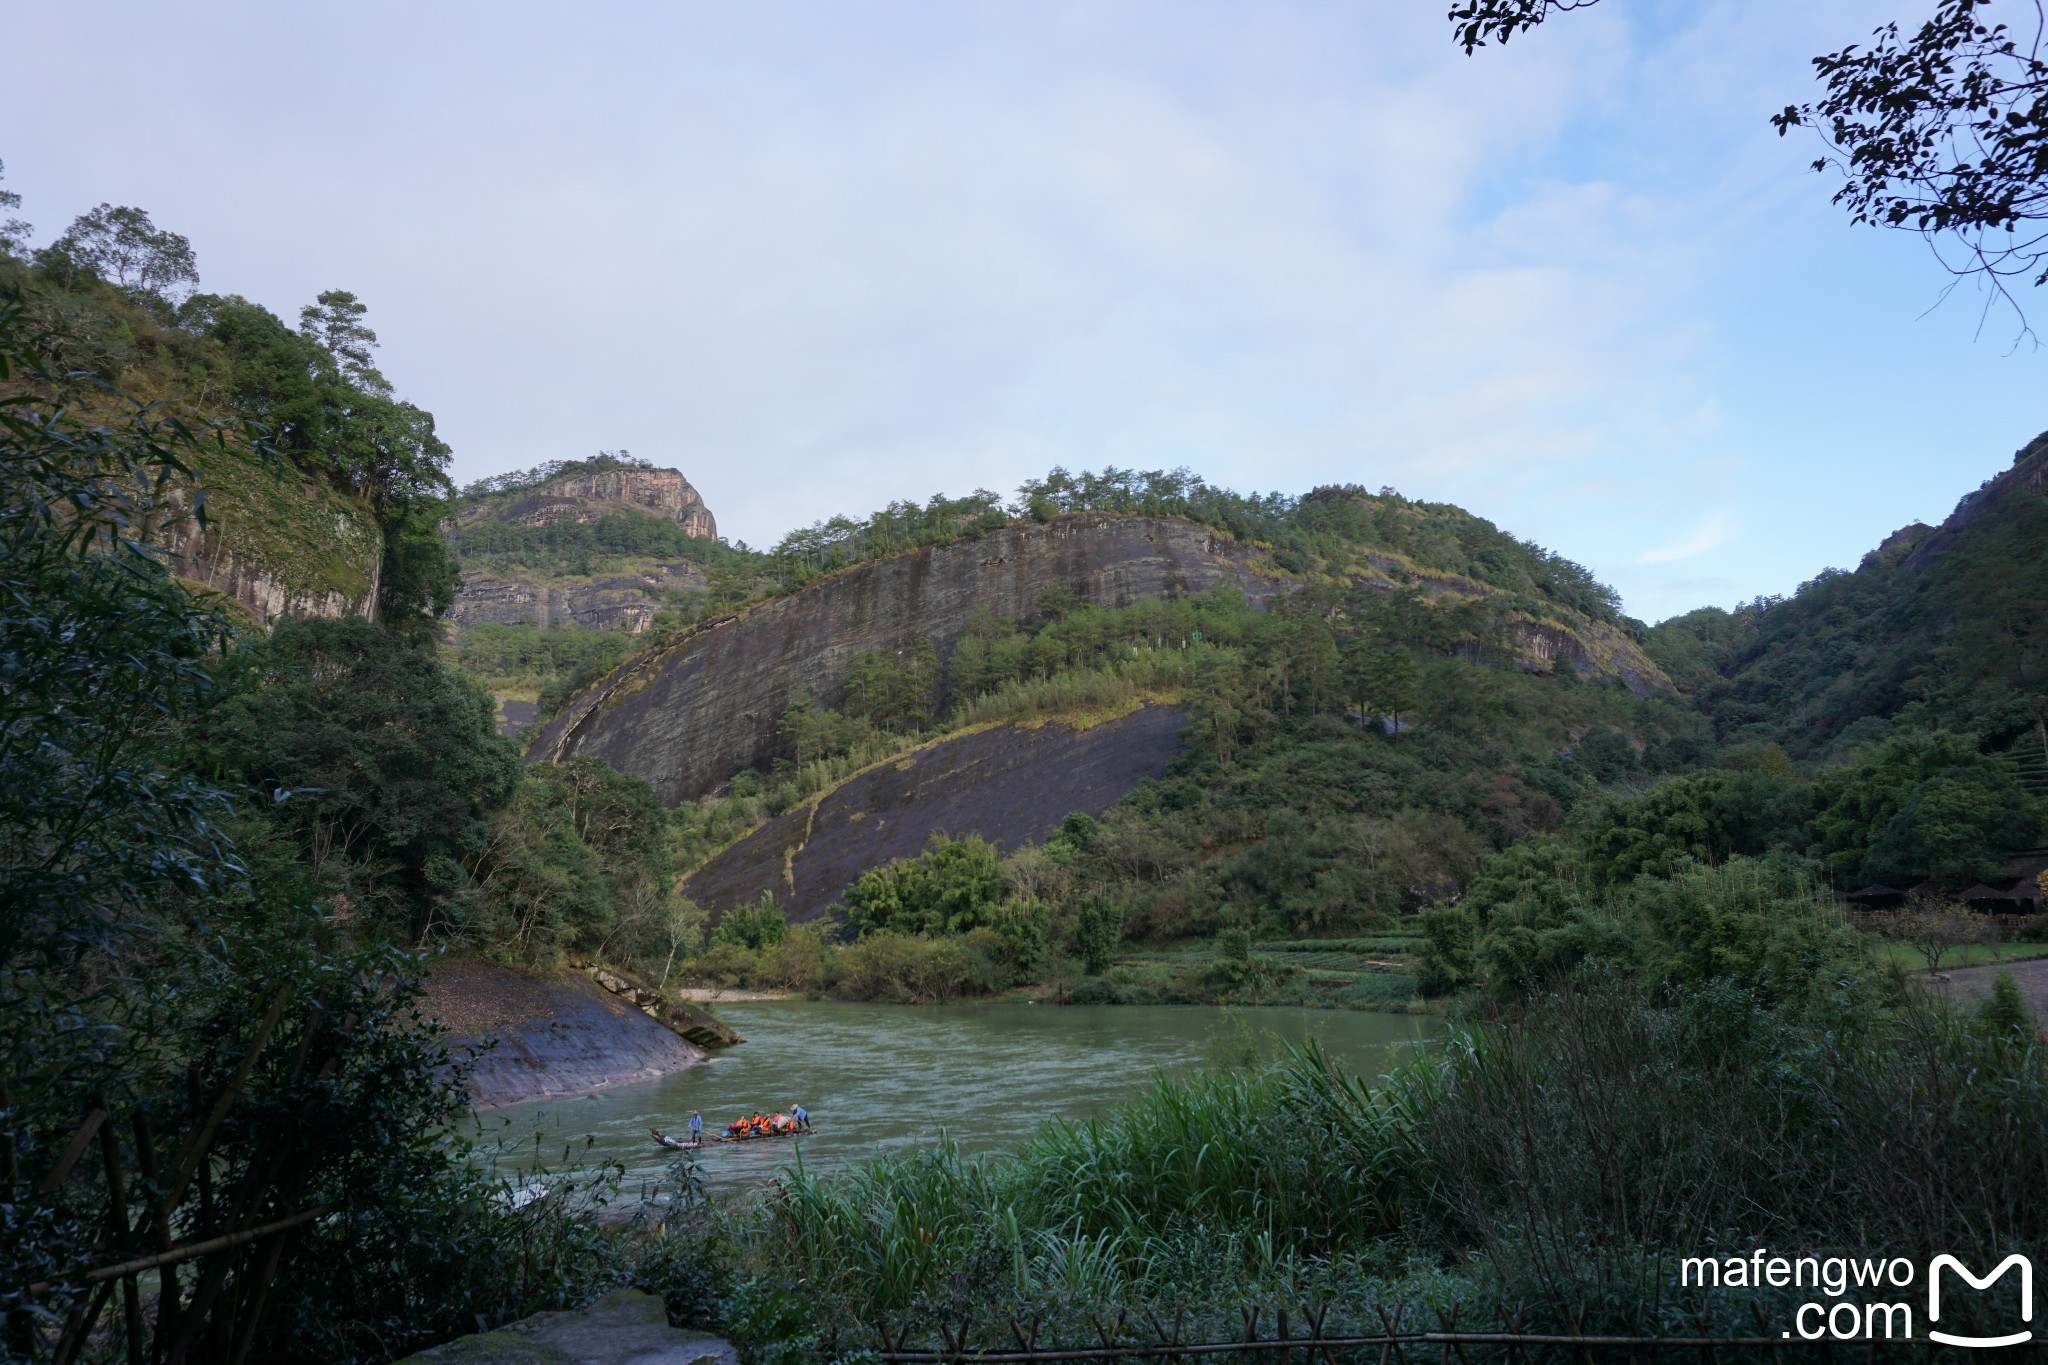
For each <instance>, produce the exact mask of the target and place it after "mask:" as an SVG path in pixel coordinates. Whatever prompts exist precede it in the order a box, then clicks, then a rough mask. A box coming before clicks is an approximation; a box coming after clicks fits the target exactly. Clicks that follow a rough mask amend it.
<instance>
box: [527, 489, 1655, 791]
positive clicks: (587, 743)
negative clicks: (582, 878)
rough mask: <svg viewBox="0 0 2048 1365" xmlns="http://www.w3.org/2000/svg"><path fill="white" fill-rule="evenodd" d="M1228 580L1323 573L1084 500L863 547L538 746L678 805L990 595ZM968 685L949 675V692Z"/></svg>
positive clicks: (1619, 675)
mask: <svg viewBox="0 0 2048 1365" xmlns="http://www.w3.org/2000/svg"><path fill="white" fill-rule="evenodd" d="M1396 573H1398V574H1400V575H1401V577H1400V578H1399V579H1396V578H1395V577H1394V575H1395V574H1396ZM1219 584H1228V585H1230V586H1231V587H1233V588H1234V589H1236V590H1237V591H1238V592H1239V593H1240V594H1242V596H1243V599H1244V600H1245V601H1246V602H1247V603H1248V604H1250V605H1251V606H1253V607H1254V608H1261V607H1264V606H1265V605H1267V604H1268V603H1270V602H1272V601H1273V600H1274V599H1275V598H1278V597H1283V596H1287V595H1291V594H1293V593H1296V592H1298V591H1300V590H1301V589H1303V588H1304V587H1306V586H1307V582H1306V580H1305V579H1304V578H1303V577H1301V576H1300V575H1297V574H1294V573H1290V572H1288V571H1287V570H1285V569H1283V568H1281V567H1280V566H1279V564H1278V562H1277V560H1276V557H1275V555H1274V553H1273V552H1272V551H1269V550H1267V549H1264V548H1262V547H1259V546H1257V545H1254V544H1248V543H1245V542H1242V541H1239V540H1237V539H1235V538H1234V537H1231V536H1228V535H1225V534H1221V533H1219V532H1217V531H1215V530H1214V529H1211V528H1209V527H1205V526H1202V525H1200V524H1198V523H1196V522H1194V521H1190V520H1187V519H1184V518H1177V517H1164V516H1144V515H1134V516H1119V515H1110V514H1103V513H1081V514H1068V515H1063V516H1056V517H1053V518H1051V519H1050V520H1048V521H1045V522H1042V523H1041V522H1034V521H1028V520H1027V521H1022V522H1019V523H1018V524H1015V525H1012V526H1008V527H1005V528H1003V529H1001V530H997V531H992V532H987V533H984V534H982V535H979V536H975V537H972V538H969V539H966V540H962V541H958V542H955V543H953V544H948V545H939V546H926V547H922V548H919V549H916V550H913V551H910V552H909V553H907V554H902V555H896V556H891V557H888V558H883V559H876V560H869V561H867V562H864V563H861V564H856V565H854V566H852V567H850V568H848V569H845V570H842V571H840V572H838V573H836V574H832V575H830V576H828V577H826V578H823V579H820V580H817V581H815V582H812V583H810V584H808V585H807V586H805V587H803V588H800V589H798V590H797V591H795V592H792V593H788V594H785V595H783V596H780V597H776V598H773V599H771V600H769V601H766V602H763V603H760V604H758V605H755V606H752V607H748V608H746V609H744V610H742V611H741V612H738V613H735V614H733V615H730V616H727V617H723V618H719V619H716V620H712V621H709V622H706V623H704V624H703V625H701V626H699V627H697V628H695V629H693V630H690V631H688V632H685V633H684V634H682V635H680V636H679V637H677V638H676V639H674V640H673V641H671V642H669V643H668V644H665V645H662V646H659V647H657V648H656V649H654V650H652V651H650V652H648V653H646V654H642V655H640V656H638V657H636V658H635V659H633V660H631V661H630V662H629V663H627V664H625V665H623V666H622V667H621V668H620V669H618V670H617V671H616V672H615V673H614V674H613V675H612V676H611V677H609V678H607V679H606V680H605V681H604V682H603V683H601V684H600V685H599V686H597V687H595V688H593V689H591V690H590V691H588V692H585V693H584V694H582V695H581V696H579V697H577V698H575V699H574V700H573V701H572V702H571V703H570V704H569V705H567V706H565V707H564V708H563V711H562V713H561V714H560V715H559V716H557V717H556V718H555V719H554V720H553V721H552V722H550V723H549V724H548V725H547V727H546V728H545V729H544V730H543V731H542V732H541V734H540V735H539V737H538V738H537V739H536V740H535V741H534V744H533V747H532V749H531V751H530V752H531V756H532V757H534V758H537V759H543V760H551V761H552V760H559V759H561V758H564V757H567V756H568V755H570V754H588V755H591V756H593V757H597V758H601V759H603V760H604V761H605V762H607V763H609V764H610V765H611V766H613V767H615V768H617V769H619V770H620V771H623V772H632V773H638V774H639V775H641V776H643V777H646V778H647V779H648V780H649V781H650V782H652V783H653V784H654V787H655V791H656V794H657V795H659V796H660V797H661V799H662V800H663V801H664V802H665V803H667V804H669V805H674V804H676V803H677V802H680V801H687V800H692V799H694V798H696V797H699V796H702V795H704V794H705V793H706V792H709V791H711V790H712V789H714V788H716V787H717V786H718V785H719V784H721V783H723V782H725V781H726V780H728V779H729V778H731V777H732V776H734V775H735V774H736V773H739V772H742V771H744V770H746V769H749V768H758V767H764V766H766V765H767V764H768V763H769V762H770V761H772V759H773V758H774V757H775V755H776V751H777V744H778V726H779V724H780V722H781V719H782V716H783V713H784V712H785V710H787V709H788V707H789V706H790V704H791V703H792V701H793V700H794V699H795V698H796V696H797V693H798V691H799V689H802V690H803V691H804V692H805V693H806V694H807V695H808V697H809V698H810V699H811V700H812V701H814V702H815V703H817V704H819V705H822V706H826V707H836V706H839V705H841V704H842V702H843V701H844V700H845V696H846V692H847V686H848V683H849V680H850V679H851V677H852V674H853V671H854V666H855V661H856V660H857V659H858V658H859V657H860V656H861V655H862V654H877V655H883V656H887V657H890V658H906V657H908V656H909V655H910V654H912V653H913V652H914V651H915V650H916V649H917V648H918V647H919V646H920V645H921V644H926V643H928V644H929V645H930V647H931V649H932V652H933V654H934V656H935V659H936V660H938V661H945V660H949V659H951V658H952V657H953V655H954V653H955V650H956V648H957V646H958V644H959V642H960V640H961V639H962V637H963V636H964V635H965V634H966V632H967V629H968V625H969V620H970V618H971V617H972V616H974V615H975V614H976V613H977V612H978V613H983V614H991V615H993V616H994V617H996V618H998V619H1003V620H1013V621H1030V620H1034V619H1038V618H1041V617H1042V616H1043V614H1044V613H1043V611H1042V609H1041V605H1040V604H1041V602H1042V601H1043V599H1044V598H1045V596H1046V594H1048V593H1052V592H1062V593H1065V594H1067V595H1068V597H1067V600H1068V601H1069V602H1070V603H1071V604H1072V605H1075V606H1081V607H1096V608H1120V607H1127V606H1130V605H1131V604H1132V603H1135V602H1138V601H1142V600H1146V599H1169V598H1175V597H1180V596H1184V595H1187V594H1191V593H1199V592H1202V591H1204V590H1205V589H1209V588H1212V587H1215V586H1217V585H1219ZM1347 586H1348V587H1349V588H1350V589H1351V590H1354V591H1355V590H1363V591H1366V592H1377V593H1380V594H1384V595H1393V594H1394V593H1396V592H1397V591H1400V592H1406V593H1411V594H1414V595H1415V596H1416V597H1417V599H1418V600H1423V601H1427V602H1431V603H1436V604H1440V609H1441V610H1443V611H1444V612H1446V613H1448V612H1449V611H1451V610H1453V609H1454V608H1456V607H1458V606H1464V605H1468V604H1474V603H1485V602H1487V601H1489V600H1490V599H1491V598H1493V597H1494V596H1495V595H1496V594H1494V592H1493V591H1492V590H1491V589H1489V588H1488V587H1487V586H1486V585H1485V584H1483V583H1481V582H1479V581H1477V580H1475V579H1471V578H1466V577H1463V576H1460V575H1456V574H1450V573H1442V572H1430V571H1428V570H1426V569H1418V568H1416V567H1415V566H1413V565H1412V564H1409V563H1404V562H1403V561H1402V560H1401V558H1400V557H1399V556H1396V555H1394V554H1392V553H1390V552H1380V553H1377V554H1368V555H1367V556H1365V557H1364V559H1363V561H1362V562H1361V563H1360V564H1359V565H1358V566H1356V567H1355V568H1354V569H1353V570H1352V571H1351V573H1350V576H1349V578H1348V581H1347ZM1503 628H1504V631H1505V634H1506V637H1507V639H1508V641H1509V643H1510V647H1511V648H1512V649H1513V650H1514V651H1515V653H1516V655H1517V657H1518V658H1519V659H1520V660H1521V661H1522V662H1523V663H1524V664H1525V665H1526V666H1528V667H1530V668H1532V669H1542V670H1549V669H1551V668H1554V667H1559V666H1563V667H1568V668H1569V669H1571V670H1572V671H1574V672H1575V673H1578V674H1582V675H1586V676H1592V677H1606V678H1612V679H1614V680H1617V681H1619V682H1622V683H1623V684H1625V685H1626V686H1628V687H1629V688H1630V689H1631V690H1633V691H1637V692H1639V693H1647V692H1650V691H1654V690H1656V689H1658V688H1661V687H1667V686H1669V684H1668V681H1667V680H1666V679H1665V678H1664V676H1663V674H1662V672H1661V671H1660V670H1659V669H1658V668H1657V666H1656V665H1655V664H1654V663H1652V662H1651V661H1650V660H1649V659H1648V658H1647V657H1645V656H1644V655H1643V654H1642V652H1641V651H1640V650H1639V649H1638V648H1637V647H1636V645H1635V644H1634V642H1633V641H1631V640H1630V639H1628V637H1627V636H1626V635H1625V634H1624V633H1623V632H1622V631H1621V630H1619V629H1617V628H1616V627H1614V626H1612V625H1610V624H1608V623H1606V622H1600V621H1595V620H1591V619H1587V618H1585V617H1582V616H1578V615H1577V614H1576V613H1570V612H1566V613H1563V614H1561V615H1560V616H1558V617H1556V618H1553V619H1534V618H1529V617H1518V616H1514V615H1512V614H1510V615H1509V617H1508V619H1506V620H1505V621H1504V623H1503ZM953 700H955V699H954V698H953V697H952V696H950V695H949V691H948V689H947V688H946V687H945V685H944V684H943V682H940V683H939V684H938V686H937V687H936V697H935V702H936V705H937V706H938V708H939V709H941V710H943V709H944V708H945V707H946V706H947V705H948V704H950V703H951V702H952V701H953Z"/></svg>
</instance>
